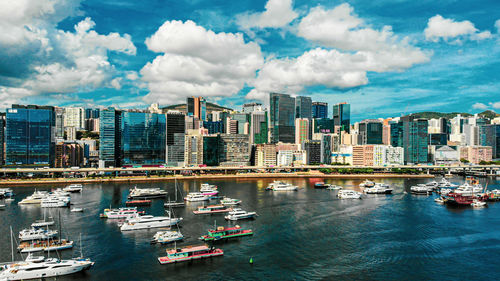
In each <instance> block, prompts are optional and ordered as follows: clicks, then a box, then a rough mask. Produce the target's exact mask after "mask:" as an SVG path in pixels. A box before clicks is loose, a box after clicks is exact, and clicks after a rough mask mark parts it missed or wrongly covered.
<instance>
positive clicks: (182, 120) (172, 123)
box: [166, 111, 186, 166]
mask: <svg viewBox="0 0 500 281" xmlns="http://www.w3.org/2000/svg"><path fill="white" fill-rule="evenodd" d="M166 120H167V132H166V134H167V164H168V165H174V166H178V165H179V163H182V162H184V135H185V131H186V117H185V115H184V114H182V113H181V112H171V111H170V112H167V114H166Z"/></svg>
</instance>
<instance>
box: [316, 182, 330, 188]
mask: <svg viewBox="0 0 500 281" xmlns="http://www.w3.org/2000/svg"><path fill="white" fill-rule="evenodd" d="M329 186H330V185H329V184H326V183H324V182H322V181H320V182H317V183H315V184H314V188H327V187H329Z"/></svg>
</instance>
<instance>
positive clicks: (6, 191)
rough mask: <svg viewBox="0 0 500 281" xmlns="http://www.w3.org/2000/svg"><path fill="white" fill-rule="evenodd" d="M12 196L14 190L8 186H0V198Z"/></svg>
mask: <svg viewBox="0 0 500 281" xmlns="http://www.w3.org/2000/svg"><path fill="white" fill-rule="evenodd" d="M12 196H14V191H12V189H10V188H0V198H7V197H12Z"/></svg>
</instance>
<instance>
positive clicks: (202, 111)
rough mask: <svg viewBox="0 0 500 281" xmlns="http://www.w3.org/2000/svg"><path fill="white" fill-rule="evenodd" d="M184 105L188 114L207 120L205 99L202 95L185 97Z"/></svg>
mask: <svg viewBox="0 0 500 281" xmlns="http://www.w3.org/2000/svg"><path fill="white" fill-rule="evenodd" d="M186 106H187V115H188V116H196V117H198V119H199V120H201V121H206V120H207V101H206V100H205V99H204V98H203V97H189V98H187V101H186Z"/></svg>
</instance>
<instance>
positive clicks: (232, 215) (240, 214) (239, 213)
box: [224, 208, 257, 221]
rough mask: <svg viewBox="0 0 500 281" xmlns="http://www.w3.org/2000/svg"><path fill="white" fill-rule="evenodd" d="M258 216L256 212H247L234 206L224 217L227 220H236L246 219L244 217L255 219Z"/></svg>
mask: <svg viewBox="0 0 500 281" xmlns="http://www.w3.org/2000/svg"><path fill="white" fill-rule="evenodd" d="M255 217H257V213H256V212H247V211H244V210H243V209H240V208H234V209H233V210H232V211H231V212H229V214H228V215H227V216H225V217H224V218H225V219H226V220H231V221H236V220H244V219H253V218H255Z"/></svg>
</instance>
